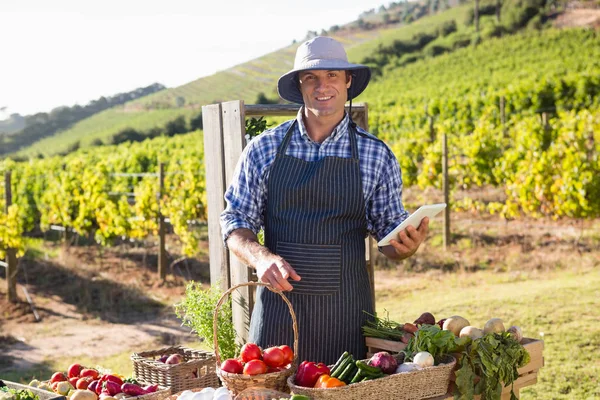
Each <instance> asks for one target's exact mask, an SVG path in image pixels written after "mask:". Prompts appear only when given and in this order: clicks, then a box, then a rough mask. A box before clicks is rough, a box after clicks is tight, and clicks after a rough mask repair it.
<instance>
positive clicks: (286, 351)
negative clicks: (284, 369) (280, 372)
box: [279, 344, 294, 365]
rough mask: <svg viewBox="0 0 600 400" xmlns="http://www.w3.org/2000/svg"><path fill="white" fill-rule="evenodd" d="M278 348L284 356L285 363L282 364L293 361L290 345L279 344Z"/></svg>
mask: <svg viewBox="0 0 600 400" xmlns="http://www.w3.org/2000/svg"><path fill="white" fill-rule="evenodd" d="M279 348H280V349H281V350H282V351H283V355H284V357H285V363H284V364H283V365H288V364H290V363H291V362H292V361H294V351H293V350H292V348H291V347H290V346H288V345H287V344H284V345H283V346H279Z"/></svg>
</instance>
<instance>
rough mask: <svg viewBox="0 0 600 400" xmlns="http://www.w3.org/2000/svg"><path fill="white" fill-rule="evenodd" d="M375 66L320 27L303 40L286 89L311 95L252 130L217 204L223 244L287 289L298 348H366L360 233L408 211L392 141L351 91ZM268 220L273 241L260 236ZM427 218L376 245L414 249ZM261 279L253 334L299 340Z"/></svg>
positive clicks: (327, 356)
mask: <svg viewBox="0 0 600 400" xmlns="http://www.w3.org/2000/svg"><path fill="white" fill-rule="evenodd" d="M370 77H371V72H370V70H369V68H368V67H366V66H363V65H358V64H351V63H349V62H348V60H347V56H346V52H345V51H344V48H343V46H342V45H341V44H340V43H339V42H337V41H335V40H334V39H331V38H328V37H316V38H314V39H311V40H309V41H307V42H305V43H303V44H302V45H300V46H299V48H298V50H297V53H296V59H295V63H294V68H293V69H292V70H291V71H290V72H288V73H287V74H285V75H283V76H282V77H281V78H280V79H279V82H278V91H279V95H280V96H281V97H282V98H283V99H285V100H288V101H291V102H294V103H298V104H303V105H304V106H303V107H302V108H301V109H300V111H299V112H298V115H297V117H296V119H295V120H291V121H287V122H284V123H283V124H281V125H279V126H278V127H276V128H274V129H272V130H269V131H266V132H264V133H263V134H261V135H259V136H258V137H257V138H255V139H254V140H252V141H251V142H250V143H249V144H248V146H247V147H246V149H245V150H244V152H243V154H242V157H241V159H240V162H239V164H238V166H237V168H236V172H235V176H234V178H233V182H232V184H231V186H230V187H229V188H228V190H227V192H226V194H225V199H226V200H227V208H226V209H225V211H224V212H223V214H222V215H221V226H222V231H223V235H224V239H225V242H226V245H227V246H228V247H229V249H230V250H231V251H232V252H233V253H234V254H235V255H236V256H237V257H238V258H239V259H240V260H242V261H243V262H244V263H246V264H247V265H249V266H251V267H253V268H255V269H256V271H257V275H258V278H259V280H260V281H262V282H267V283H270V284H271V285H272V286H273V287H275V288H278V289H280V290H285V291H288V293H287V297H288V298H289V300H290V301H291V303H292V305H293V306H294V311H295V312H296V316H297V319H298V328H299V342H300V343H299V354H298V356H299V360H300V361H302V360H310V361H321V362H325V363H329V364H331V363H334V362H335V361H336V360H337V358H338V357H339V356H340V354H342V353H343V352H344V351H349V352H351V353H352V354H354V356H355V357H357V358H364V357H365V355H366V347H365V341H364V338H363V336H362V332H361V327H362V325H363V324H364V322H365V320H366V319H367V317H368V316H367V315H366V314H365V313H364V312H363V311H366V312H369V313H372V312H373V311H374V310H373V304H372V301H371V292H370V285H369V278H368V274H367V269H366V266H365V244H364V240H365V237H366V235H367V234H368V233H370V234H372V235H373V236H375V237H376V238H377V239H378V240H379V239H381V238H383V237H384V236H385V235H387V234H388V233H389V232H390V231H391V230H392V229H393V228H394V227H395V226H396V225H398V224H399V223H400V222H401V221H403V220H404V219H405V218H406V217H407V215H408V213H407V212H406V211H405V210H404V207H403V206H402V179H401V175H400V168H399V165H398V162H397V160H396V158H395V156H394V154H393V153H392V151H391V150H390V149H389V148H388V147H387V146H386V145H385V144H384V143H383V142H382V141H381V140H379V139H377V138H376V137H375V136H373V135H371V134H369V133H367V132H365V131H364V130H362V129H360V128H358V127H357V126H356V124H354V123H353V122H352V121H351V119H350V115H348V114H347V113H346V112H345V109H344V107H345V103H346V101H347V100H348V99H349V100H350V105H352V98H354V97H356V96H358V95H359V94H360V93H361V92H362V91H363V90H364V89H365V88H366V87H367V84H368V82H369V79H370ZM261 228H264V233H265V245H264V246H262V245H260V244H259V242H258V240H257V236H256V234H257V232H258V231H259V230H260V229H261ZM427 230H428V220H424V221H423V222H422V223H421V225H420V226H419V228H418V229H415V228H414V227H409V229H407V230H406V231H403V232H401V233H400V234H399V235H398V238H397V240H393V241H392V242H391V245H389V246H385V247H383V248H381V249H380V250H381V251H382V252H383V254H385V255H386V256H387V257H389V258H391V259H394V260H401V259H404V258H406V257H409V256H411V255H412V254H414V253H415V252H416V251H417V248H418V247H419V245H420V244H421V243H422V242H423V240H424V239H425V237H426V235H427ZM263 289H264V288H263V287H260V288H259V290H258V291H257V296H256V304H255V307H254V311H253V314H252V319H251V323H250V336H249V340H250V341H252V342H255V343H257V344H258V345H259V346H262V347H268V346H273V345H280V344H288V345H291V344H292V341H293V335H292V324H291V318H290V316H289V312H288V309H287V306H286V304H285V303H284V302H283V301H282V300H281V298H280V297H279V296H278V295H277V294H275V293H273V292H271V291H270V290H263Z"/></svg>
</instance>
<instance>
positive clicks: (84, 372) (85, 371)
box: [79, 368, 100, 380]
mask: <svg viewBox="0 0 600 400" xmlns="http://www.w3.org/2000/svg"><path fill="white" fill-rule="evenodd" d="M79 376H81V377H82V378H83V377H86V376H89V377H90V378H92V380H94V379H98V377H99V376H100V373H99V372H98V371H96V370H95V369H91V368H85V369H83V370H82V371H81V374H79Z"/></svg>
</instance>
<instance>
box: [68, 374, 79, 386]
mask: <svg viewBox="0 0 600 400" xmlns="http://www.w3.org/2000/svg"><path fill="white" fill-rule="evenodd" d="M78 380H79V378H78V377H76V376H74V377H72V378H69V383H70V384H71V386H73V387H75V386H77V381H78Z"/></svg>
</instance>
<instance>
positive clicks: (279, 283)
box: [227, 228, 301, 290]
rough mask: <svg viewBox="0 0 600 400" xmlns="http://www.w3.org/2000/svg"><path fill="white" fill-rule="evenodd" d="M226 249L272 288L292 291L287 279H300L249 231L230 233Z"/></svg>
mask: <svg viewBox="0 0 600 400" xmlns="http://www.w3.org/2000/svg"><path fill="white" fill-rule="evenodd" d="M227 247H228V248H229V249H230V250H231V251H232V252H233V254H235V256H236V257H237V258H239V259H240V260H241V261H242V262H243V263H245V264H246V265H249V266H251V267H253V268H254V269H256V274H257V275H258V279H259V280H260V281H261V282H265V283H270V284H271V285H272V286H273V287H274V288H277V289H279V290H292V289H293V288H292V285H290V283H289V282H288V279H289V278H292V279H293V280H295V281H299V280H300V279H301V278H300V275H298V274H297V273H296V271H294V269H293V268H292V266H291V265H290V264H289V263H288V262H287V261H285V260H284V259H283V258H282V257H280V256H278V255H277V254H273V253H271V252H270V251H269V249H267V248H266V247H264V246H262V245H261V244H260V243H259V242H258V238H257V237H256V234H255V233H254V232H252V231H251V230H250V229H246V228H240V229H236V230H234V231H232V232H231V234H230V235H229V237H228V238H227Z"/></svg>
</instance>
